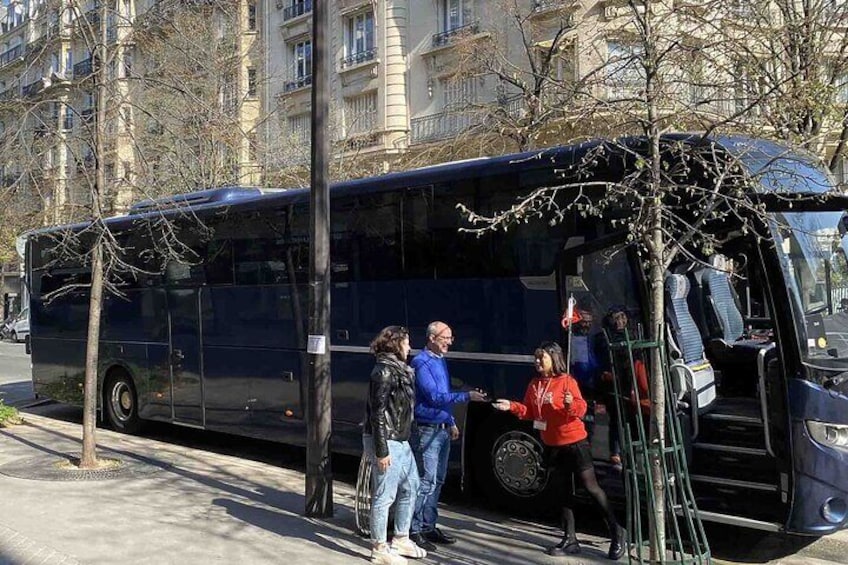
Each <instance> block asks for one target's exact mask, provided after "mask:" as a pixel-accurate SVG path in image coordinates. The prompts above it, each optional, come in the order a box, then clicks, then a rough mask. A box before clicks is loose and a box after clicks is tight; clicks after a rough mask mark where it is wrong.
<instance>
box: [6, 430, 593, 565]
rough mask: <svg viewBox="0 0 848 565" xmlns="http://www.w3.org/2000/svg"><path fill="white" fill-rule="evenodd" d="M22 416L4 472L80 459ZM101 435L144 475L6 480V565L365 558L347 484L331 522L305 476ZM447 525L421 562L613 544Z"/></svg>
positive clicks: (486, 559) (461, 522)
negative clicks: (311, 515) (560, 544)
mask: <svg viewBox="0 0 848 565" xmlns="http://www.w3.org/2000/svg"><path fill="white" fill-rule="evenodd" d="M25 418H26V421H27V423H26V424H24V425H21V426H14V427H12V428H5V429H0V468H2V467H3V466H4V465H9V464H11V463H14V462H24V463H27V461H26V460H29V459H32V460H33V465H32V466H33V467H45V466H49V465H50V462H52V461H57V460H59V455H60V454H63V453H79V451H80V440H79V438H80V437H81V431H80V426H79V425H78V424H74V423H68V422H63V421H59V420H54V419H50V418H45V417H42V416H37V415H31V414H26V415H25ZM97 439H98V444H99V451H98V454H99V456H100V457H109V458H120V459H122V460H123V461H126V462H129V463H130V464H132V465H136V466H139V467H144V468H145V469H146V470H145V472H139V473H132V474H129V475H122V476H120V477H119V478H112V479H102V480H84V481H55V480H34V479H27V478H15V477H10V476H8V475H5V474H0V565H5V564H9V565H19V564H23V563H28V564H29V563H34V564H45V565H46V564H50V565H53V564H60V563H64V564H69V565H70V564H77V563H79V564H82V565H95V564H104V565H105V564H113V563H122V564H130V563H146V564H149V563H153V564H159V563H175V564H177V563H178V564H179V565H192V564H195V563H197V564H200V563H203V564H208V563H250V564H264V563H281V562H287V563H290V564H291V565H301V564H311V563H315V564H328V565H332V564H342V563H345V564H348V563H366V562H367V558H368V556H369V546H368V545H369V544H368V541H367V540H365V539H363V538H360V537H359V536H356V535H355V534H354V533H353V525H354V515H353V488H352V486H350V485H348V484H345V483H341V482H338V481H336V483H335V484H334V488H335V508H336V512H335V516H334V518H333V519H332V520H326V521H325V520H315V519H308V518H305V517H304V516H303V515H302V512H303V508H304V501H303V492H304V477H303V474H302V473H300V472H297V471H292V470H289V469H285V468H280V467H276V466H273V465H267V464H264V463H258V462H255V461H249V460H244V459H239V458H236V457H231V456H227V455H221V454H216V453H210V452H206V451H201V450H196V449H189V448H186V447H183V446H178V445H171V444H167V443H162V442H159V441H155V440H151V439H146V438H144V437H138V436H126V435H121V434H116V433H114V432H110V431H107V430H102V429H98V430H97ZM234 441H238V440H237V439H234ZM24 467H26V465H24ZM442 522H443V523H444V525H445V526H446V527H447V528H448V529H450V531H451V532H452V533H455V534H456V536H457V537H458V538H459V540H460V541H459V543H457V544H456V545H454V546H450V547H446V548H440V549H439V551H438V552H437V553H434V554H432V555H431V556H428V558H427V559H426V560H424V561H423V563H458V564H463V565H465V564H467V565H471V564H488V563H491V564H496V563H497V564H504V565H527V564H528V563H541V564H545V563H609V561H608V560H607V559H606V551H607V548H608V542H607V540H603V539H599V538H593V537H592V536H589V535H583V534H581V536H580V538H581V541H584V542H585V543H584V544H583V546H584V550H583V552H582V554H580V555H578V556H575V557H574V558H571V559H563V558H551V557H548V556H546V555H544V554H543V553H542V552H541V550H540V548H541V546H544V545H549V544H551V543H552V542H553V541H554V540H555V537H554V536H555V535H556V534H557V532H556V531H554V530H553V529H552V528H548V527H545V526H540V525H538V524H532V523H525V522H522V521H520V520H514V519H510V518H507V517H505V516H502V515H498V514H494V513H489V512H486V511H484V510H477V509H475V510H471V511H468V510H464V509H463V510H462V513H459V512H456V511H452V510H451V509H445V510H444V511H443V519H442Z"/></svg>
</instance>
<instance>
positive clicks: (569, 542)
mask: <svg viewBox="0 0 848 565" xmlns="http://www.w3.org/2000/svg"><path fill="white" fill-rule="evenodd" d="M545 553H547V554H548V555H551V556H553V557H563V556H565V555H576V554H578V553H580V544H579V543H578V542H577V537H576V536H569V535H567V534H566V535H564V536H563V537H562V540H561V541H560V542H559V543H558V544H556V545H554V546H551V547H548V548H546V549H545Z"/></svg>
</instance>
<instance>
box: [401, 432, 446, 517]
mask: <svg viewBox="0 0 848 565" xmlns="http://www.w3.org/2000/svg"><path fill="white" fill-rule="evenodd" d="M409 444H410V445H411V446H412V452H413V453H414V454H415V462H416V463H417V464H418V474H419V475H420V476H421V486H420V488H419V490H418V498H417V499H416V501H415V514H413V516H412V527H411V528H410V531H411V532H412V533H426V532H431V531H433V529H434V528H435V527H436V522H437V520H438V519H439V510H438V504H439V495H441V493H442V485H444V484H445V476H446V475H447V472H448V457H449V456H450V429H449V428H445V427H444V426H441V427H434V426H426V425H421V424H419V425H416V426H414V428H413V431H412V437H410V438H409Z"/></svg>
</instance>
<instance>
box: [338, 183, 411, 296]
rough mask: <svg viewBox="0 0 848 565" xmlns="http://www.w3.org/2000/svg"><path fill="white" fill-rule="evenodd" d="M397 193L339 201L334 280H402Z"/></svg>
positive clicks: (370, 195)
mask: <svg viewBox="0 0 848 565" xmlns="http://www.w3.org/2000/svg"><path fill="white" fill-rule="evenodd" d="M400 200H401V195H400V193H397V192H392V193H383V194H367V195H362V196H355V197H346V198H343V199H339V200H338V201H337V202H336V203H335V205H334V206H333V213H332V214H331V222H332V227H331V232H332V235H331V243H330V253H331V256H332V261H333V279H334V281H336V282H342V281H345V280H356V281H375V280H393V279H399V278H401V277H402V268H401V267H402V251H401V232H400Z"/></svg>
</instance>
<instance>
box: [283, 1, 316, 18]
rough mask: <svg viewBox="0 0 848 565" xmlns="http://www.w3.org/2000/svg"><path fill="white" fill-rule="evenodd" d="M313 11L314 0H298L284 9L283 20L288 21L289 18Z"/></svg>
mask: <svg viewBox="0 0 848 565" xmlns="http://www.w3.org/2000/svg"><path fill="white" fill-rule="evenodd" d="M311 11H312V0H305V1H304V2H296V3H294V4H292V5H291V6H289V7H288V8H286V9H285V10H283V21H284V22H287V21H289V20H293V19H294V18H297V17H299V16H302V15H304V14H308V13H309V12H311Z"/></svg>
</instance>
